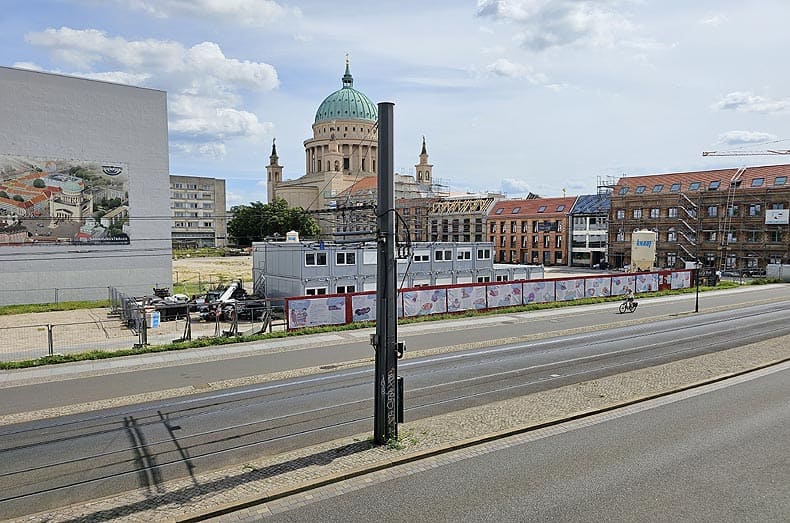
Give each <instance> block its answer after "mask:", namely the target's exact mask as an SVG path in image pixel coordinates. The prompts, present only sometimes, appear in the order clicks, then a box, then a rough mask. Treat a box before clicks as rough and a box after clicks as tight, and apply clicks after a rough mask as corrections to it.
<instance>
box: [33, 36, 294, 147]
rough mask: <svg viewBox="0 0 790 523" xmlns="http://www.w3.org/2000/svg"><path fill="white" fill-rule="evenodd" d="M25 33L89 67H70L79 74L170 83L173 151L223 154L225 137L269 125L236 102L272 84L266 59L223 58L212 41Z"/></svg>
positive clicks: (253, 133) (59, 56)
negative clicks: (244, 91)
mask: <svg viewBox="0 0 790 523" xmlns="http://www.w3.org/2000/svg"><path fill="white" fill-rule="evenodd" d="M27 40H28V42H29V43H31V44H33V45H36V46H39V47H43V48H45V49H47V50H48V51H49V52H50V53H51V54H52V56H53V57H54V58H55V59H56V60H58V61H60V62H63V63H64V64H66V65H70V66H73V67H76V68H78V69H81V70H85V69H87V70H88V72H80V73H71V74H74V75H76V76H82V77H85V78H93V79H98V80H105V81H111V82H118V83H125V84H132V85H143V86H149V87H155V88H159V89H164V90H166V91H168V106H169V110H170V115H169V116H170V118H169V125H170V132H171V140H172V141H173V142H174V144H173V145H174V150H176V151H182V152H184V153H188V154H200V155H202V156H207V157H213V158H216V157H221V156H223V155H224V154H225V151H226V149H225V146H224V142H225V141H226V140H228V139H232V138H238V137H261V136H262V135H263V134H265V133H267V132H268V131H269V130H270V129H271V124H270V123H268V122H260V121H259V120H258V117H257V116H256V115H255V114H253V113H251V112H248V111H245V110H243V108H241V107H239V105H240V99H241V97H240V96H239V95H238V94H237V93H238V91H239V90H240V89H248V90H253V91H267V90H271V89H275V88H276V87H277V86H278V84H279V80H278V77H277V71H276V70H275V69H274V67H272V66H271V65H269V64H266V63H262V62H251V61H242V60H237V59H235V58H228V57H226V56H225V55H224V53H223V52H222V49H221V48H220V46H219V45H217V44H216V43H214V42H202V43H199V44H196V45H194V46H192V47H190V48H186V47H184V46H183V45H182V44H180V43H178V42H173V41H167V40H155V39H146V40H136V41H132V40H126V39H124V38H121V37H110V36H108V35H107V34H106V33H105V32H103V31H99V30H96V29H85V30H77V29H71V28H68V27H62V28H60V29H52V28H50V29H46V30H45V31H42V32H38V33H29V34H28V35H27ZM97 69H112V70H109V71H108V70H104V71H101V70H97ZM180 142H183V143H180Z"/></svg>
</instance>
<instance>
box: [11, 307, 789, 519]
mask: <svg viewBox="0 0 790 523" xmlns="http://www.w3.org/2000/svg"><path fill="white" fill-rule="evenodd" d="M789 311H790V301H785V302H777V303H772V304H769V305H755V306H751V307H743V308H737V309H734V310H726V311H721V312H715V313H708V314H700V315H686V316H682V317H678V318H675V319H673V320H671V321H668V320H664V321H659V322H650V321H641V322H638V323H637V324H634V325H629V326H627V327H620V328H614V329H610V330H605V331H601V332H595V333H588V334H584V335H571V336H565V337H560V338H552V339H546V340H541V341H535V342H526V343H516V344H509V345H504V346H498V347H490V348H487V349H483V350H473V351H463V352H453V353H444V354H437V355H432V356H427V357H424V358H417V359H413V360H408V361H405V362H403V363H402V364H401V365H400V368H401V373H402V374H403V375H405V376H406V377H407V382H406V391H407V392H406V401H405V403H406V405H407V411H406V416H407V419H416V418H421V417H428V416H434V415H438V414H442V413H446V412H450V411H453V410H458V409H462V408H466V407H470V406H475V405H483V404H486V403H488V402H491V401H496V400H501V399H507V398H511V397H516V396H520V395H524V394H527V393H530V392H537V391H540V390H546V389H549V388H554V387H558V386H561V385H566V384H569V383H576V382H578V381H582V380H587V379H593V378H596V377H601V376H606V375H611V374H615V373H619V372H623V371H627V370H632V369H636V368H641V367H645V366H652V365H655V364H658V363H663V362H666V361H672V360H677V359H682V358H686V357H690V356H694V355H699V354H703V353H706V352H711V351H717V350H723V349H726V348H731V347H735V346H739V345H741V344H745V343H751V342H754V341H760V340H763V339H768V338H772V337H776V336H782V335H787V334H790V324H788V323H787V321H786V318H787V317H788V312H789ZM604 313H606V314H610V313H608V312H606V311H605V312H604ZM578 316H582V315H581V314H577V315H576V316H574V317H578ZM478 334H479V333H478ZM433 336H434V340H435V343H437V344H438V343H440V342H442V341H445V339H444V338H445V335H444V334H443V335H442V338H437V337H436V336H435V335H433ZM702 340H704V343H703V342H701V341H702ZM368 350H369V349H368ZM283 354H287V353H283ZM166 370H167V369H166ZM169 370H170V371H171V372H172V370H173V368H170V369H169ZM135 374H136V375H138V377H142V376H143V374H141V373H135ZM141 379H142V378H141ZM74 381H75V382H77V383H80V382H82V380H74ZM372 382H373V376H372V371H371V369H370V368H369V366H367V367H360V368H354V369H347V370H340V371H335V372H328V373H325V374H320V375H316V376H308V377H302V378H297V379H291V380H284V381H280V382H272V383H266V384H260V385H255V386H251V387H245V388H240V389H230V390H227V391H221V392H212V393H209V394H196V395H193V396H189V397H183V398H176V399H167V400H162V401H158V402H153V403H148V404H143V405H139V406H132V407H122V408H116V409H107V410H103V411H98V412H93V413H88V414H80V415H75V416H65V417H60V418H54V419H50V420H41V421H35V422H29V423H23V424H17V425H10V426H6V427H3V428H2V429H1V430H0V442H2V446H1V447H0V451H2V452H3V454H4V456H5V457H6V459H5V460H4V461H2V462H0V492H2V499H0V508H2V507H5V511H6V512H7V513H16V512H15V511H16V510H22V508H23V507H24V506H25V505H27V504H29V503H30V502H31V500H33V501H35V503H36V504H37V505H39V506H41V507H42V508H43V507H46V506H57V504H63V503H64V502H71V501H77V500H81V499H85V496H86V495H88V496H89V498H90V497H98V496H102V495H108V494H110V493H114V492H119V491H123V490H128V489H132V488H136V487H140V486H147V487H149V488H150V489H152V491H155V490H156V488H157V486H158V485H160V484H161V483H162V482H164V481H167V480H168V479H171V478H174V477H183V476H185V475H188V474H192V473H195V472H199V471H204V470H211V469H213V468H219V467H223V466H228V465H230V464H234V463H241V462H244V461H245V460H248V459H250V456H251V455H256V454H258V455H259V454H261V453H263V452H265V453H279V452H284V451H286V450H290V449H294V448H301V447H306V446H309V445H312V444H315V443H318V442H321V441H326V440H330V439H334V438H337V437H341V436H348V435H353V434H358V433H360V432H363V431H365V430H366V428H368V427H369V425H370V418H371V416H372V412H371V411H372V400H371V396H372V391H371V389H372ZM35 492H39V493H40V494H35V495H30V494H31V493H35Z"/></svg>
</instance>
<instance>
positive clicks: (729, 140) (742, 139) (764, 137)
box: [719, 131, 777, 145]
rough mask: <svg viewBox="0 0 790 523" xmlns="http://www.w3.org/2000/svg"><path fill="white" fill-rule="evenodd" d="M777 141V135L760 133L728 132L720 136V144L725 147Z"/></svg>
mask: <svg viewBox="0 0 790 523" xmlns="http://www.w3.org/2000/svg"><path fill="white" fill-rule="evenodd" d="M776 140H777V137H776V135H773V134H769V133H762V132H759V131H728V132H726V133H722V134H720V135H719V143H721V144H725V145H744V144H758V143H765V142H773V141H776Z"/></svg>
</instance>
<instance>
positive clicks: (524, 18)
mask: <svg viewBox="0 0 790 523" xmlns="http://www.w3.org/2000/svg"><path fill="white" fill-rule="evenodd" d="M626 3H629V2H628V1H627V0H595V1H593V0H478V2H477V15H478V16H481V17H490V18H492V19H494V20H498V21H503V22H511V23H514V24H517V25H519V26H520V27H522V31H521V33H520V34H519V36H518V41H519V43H520V44H521V45H522V46H524V47H525V48H527V49H530V50H533V51H544V50H546V49H550V48H553V47H566V46H572V45H575V46H588V47H604V48H611V47H616V46H620V45H629V46H632V47H634V46H636V47H639V48H646V47H650V46H651V45H652V44H650V41H649V40H646V39H645V38H638V39H633V40H632V39H631V36H632V35H633V34H635V32H636V29H637V27H636V26H635V24H634V23H632V22H631V20H630V19H629V17H628V16H627V15H626V14H625V13H623V12H621V11H620V10H618V8H619V7H620V6H621V5H623V4H626Z"/></svg>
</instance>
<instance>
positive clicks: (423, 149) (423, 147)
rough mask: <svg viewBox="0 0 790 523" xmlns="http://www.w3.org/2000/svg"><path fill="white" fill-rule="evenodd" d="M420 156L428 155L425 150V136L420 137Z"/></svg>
mask: <svg viewBox="0 0 790 523" xmlns="http://www.w3.org/2000/svg"><path fill="white" fill-rule="evenodd" d="M420 154H428V151H427V150H426V149H425V135H423V136H422V151H421V152H420Z"/></svg>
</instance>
